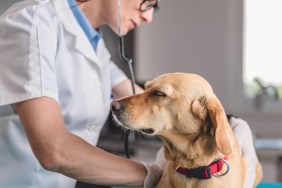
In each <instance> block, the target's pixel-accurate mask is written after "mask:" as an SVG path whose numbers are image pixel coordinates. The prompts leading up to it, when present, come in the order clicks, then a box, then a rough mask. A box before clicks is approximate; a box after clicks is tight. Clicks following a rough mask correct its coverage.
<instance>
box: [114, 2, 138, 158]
mask: <svg viewBox="0 0 282 188" xmlns="http://www.w3.org/2000/svg"><path fill="white" fill-rule="evenodd" d="M117 4H118V5H117V10H118V11H117V13H118V16H117V17H118V34H119V41H118V52H119V56H120V58H121V60H122V61H123V62H124V63H126V64H127V66H128V69H129V73H130V76H129V77H130V80H131V86H132V94H133V95H135V94H136V91H135V76H134V71H133V67H132V62H133V60H132V58H129V57H127V56H126V55H125V52H124V37H123V35H122V31H121V15H120V0H117ZM129 135H130V132H126V133H125V140H124V152H125V155H126V157H127V158H128V159H129V158H130V156H129V143H128V140H129Z"/></svg>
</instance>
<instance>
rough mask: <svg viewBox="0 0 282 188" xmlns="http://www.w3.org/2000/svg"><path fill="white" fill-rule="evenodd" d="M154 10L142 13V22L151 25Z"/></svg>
mask: <svg viewBox="0 0 282 188" xmlns="http://www.w3.org/2000/svg"><path fill="white" fill-rule="evenodd" d="M153 15H154V9H153V8H151V9H150V10H147V11H145V12H141V17H142V21H143V22H145V23H151V22H152V21H153Z"/></svg>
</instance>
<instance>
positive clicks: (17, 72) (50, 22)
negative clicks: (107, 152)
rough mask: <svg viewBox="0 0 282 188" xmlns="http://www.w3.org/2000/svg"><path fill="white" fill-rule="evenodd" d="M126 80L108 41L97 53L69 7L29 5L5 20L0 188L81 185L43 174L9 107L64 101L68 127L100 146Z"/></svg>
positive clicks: (1, 24)
mask: <svg viewBox="0 0 282 188" xmlns="http://www.w3.org/2000/svg"><path fill="white" fill-rule="evenodd" d="M125 79H126V76H125V75H124V74H123V73H122V71H121V70H120V69H118V68H117V67H116V65H115V64H114V63H112V62H111V60H110V54H109V52H108V51H107V49H106V47H105V44H104V42H103V40H100V41H99V43H98V47H97V53H95V52H94V50H93V48H92V46H91V44H90V42H89V41H88V39H87V37H86V36H85V34H84V32H83V30H82V29H81V27H80V26H79V24H78V23H77V21H76V20H75V18H74V16H73V13H72V11H71V9H70V8H69V5H68V2H67V0H28V1H23V2H20V3H18V4H16V5H14V6H12V7H11V8H10V9H9V10H8V11H6V12H5V13H4V14H3V15H2V16H1V17H0V187H3V188H71V187H74V185H75V180H73V179H71V178H68V177H66V176H63V175H60V174H58V173H54V172H49V171H46V170H44V169H43V168H42V167H41V166H40V164H39V163H38V161H37V160H36V158H35V157H34V154H33V153H32V151H31V149H30V146H29V143H28V141H27V138H26V135H25V133H24V130H23V128H22V126H21V123H20V121H19V117H18V116H17V115H16V114H15V113H14V111H13V110H12V109H13V108H12V107H11V105H10V104H15V103H17V102H20V101H25V100H28V99H32V98H37V97H42V96H46V97H50V98H52V99H54V100H57V101H58V103H59V104H60V107H61V109H62V114H63V117H64V121H65V127H66V128H67V129H68V130H69V131H71V132H72V133H74V134H76V135H78V136H80V137H82V138H83V139H84V140H86V141H88V142H89V143H91V144H93V145H95V144H96V143H97V140H98V136H99V133H100V130H101V128H102V126H103V124H104V122H105V120H106V118H107V116H108V113H109V104H110V102H111V89H112V87H114V86H115V85H116V84H118V83H120V82H121V81H123V80H125Z"/></svg>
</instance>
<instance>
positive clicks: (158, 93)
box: [151, 91, 166, 97]
mask: <svg viewBox="0 0 282 188" xmlns="http://www.w3.org/2000/svg"><path fill="white" fill-rule="evenodd" d="M151 95H152V96H154V97H166V94H165V93H163V92H160V91H153V92H152V93H151Z"/></svg>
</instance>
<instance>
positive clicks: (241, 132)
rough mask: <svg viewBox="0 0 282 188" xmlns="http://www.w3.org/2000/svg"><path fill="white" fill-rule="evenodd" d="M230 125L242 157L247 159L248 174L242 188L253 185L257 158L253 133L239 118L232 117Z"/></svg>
mask: <svg viewBox="0 0 282 188" xmlns="http://www.w3.org/2000/svg"><path fill="white" fill-rule="evenodd" d="M230 126H231V128H232V130H233V132H234V134H235V136H236V138H237V140H238V142H239V144H240V147H241V151H242V155H243V157H244V158H245V159H246V161H247V165H248V172H247V173H248V174H247V181H246V182H245V185H244V188H249V187H253V185H254V182H255V178H256V166H257V163H258V158H257V155H256V151H255V148H254V143H253V135H252V132H251V129H250V127H249V125H248V123H247V122H246V121H244V120H242V119H240V118H235V117H232V118H231V120H230Z"/></svg>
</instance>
